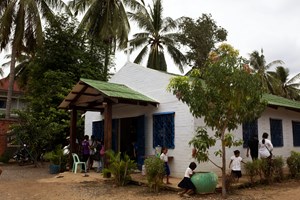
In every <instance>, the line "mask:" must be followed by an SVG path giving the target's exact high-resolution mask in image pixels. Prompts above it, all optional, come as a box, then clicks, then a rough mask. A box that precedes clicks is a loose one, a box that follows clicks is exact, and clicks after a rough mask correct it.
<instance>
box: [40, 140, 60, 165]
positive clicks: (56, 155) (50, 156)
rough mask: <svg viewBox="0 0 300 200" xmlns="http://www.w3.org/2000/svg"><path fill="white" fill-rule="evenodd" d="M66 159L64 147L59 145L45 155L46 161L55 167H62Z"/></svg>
mask: <svg viewBox="0 0 300 200" xmlns="http://www.w3.org/2000/svg"><path fill="white" fill-rule="evenodd" d="M63 157H64V152H63V149H62V145H61V144H60V145H57V146H56V147H55V149H54V150H53V151H50V152H47V153H45V155H44V158H45V159H46V160H49V161H50V163H51V164H53V165H61V163H62V160H63Z"/></svg>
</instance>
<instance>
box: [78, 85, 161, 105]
mask: <svg viewBox="0 0 300 200" xmlns="http://www.w3.org/2000/svg"><path fill="white" fill-rule="evenodd" d="M80 80H81V81H83V82H85V83H87V84H88V85H90V86H91V87H93V88H95V89H97V90H99V91H101V92H102V93H103V94H105V95H106V96H107V97H115V98H124V99H131V100H138V101H146V102H153V103H158V102H157V101H155V100H153V99H151V98H150V97H147V96H146V95H143V94H141V93H139V92H137V91H135V90H133V89H131V88H129V87H127V86H125V85H123V84H117V83H109V82H104V81H96V80H91V79H80Z"/></svg>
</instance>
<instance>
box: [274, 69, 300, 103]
mask: <svg viewBox="0 0 300 200" xmlns="http://www.w3.org/2000/svg"><path fill="white" fill-rule="evenodd" d="M273 76H274V77H275V78H277V79H278V80H279V86H278V87H279V88H280V93H279V94H278V95H280V96H283V97H285V98H288V99H294V100H300V89H299V88H300V82H299V80H298V79H299V77H300V73H298V74H296V75H295V76H294V77H292V78H291V79H288V76H289V69H288V68H284V67H282V66H279V67H276V72H273Z"/></svg>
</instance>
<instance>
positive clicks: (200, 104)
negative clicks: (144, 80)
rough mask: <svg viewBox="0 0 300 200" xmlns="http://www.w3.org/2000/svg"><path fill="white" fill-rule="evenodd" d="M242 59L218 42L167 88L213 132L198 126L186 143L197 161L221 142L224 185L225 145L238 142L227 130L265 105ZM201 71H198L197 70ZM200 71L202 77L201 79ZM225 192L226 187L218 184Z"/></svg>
mask: <svg viewBox="0 0 300 200" xmlns="http://www.w3.org/2000/svg"><path fill="white" fill-rule="evenodd" d="M243 65H244V63H243V59H241V58H240V57H238V51H236V50H234V49H233V47H231V46H230V45H227V44H222V45H220V47H219V48H218V49H216V51H214V52H212V53H211V54H210V57H209V60H208V63H207V67H205V68H203V69H194V70H192V72H191V74H190V76H183V77H175V78H173V79H172V80H171V82H170V84H169V86H168V88H169V90H170V91H172V92H173V94H175V95H176V96H177V98H178V99H180V100H181V101H182V102H184V103H186V104H187V105H188V106H189V108H190V111H191V113H192V114H193V115H194V117H198V118H200V117H203V118H204V122H205V123H206V126H207V127H210V128H211V129H212V131H214V132H215V134H214V136H210V135H209V134H208V133H207V131H206V128H199V129H198V131H197V133H196V136H195V137H194V138H193V139H192V140H191V141H190V145H193V147H194V148H195V149H196V154H195V157H196V159H197V160H198V161H199V162H202V161H207V160H209V154H208V149H209V148H210V147H211V146H214V145H215V144H216V141H217V140H220V142H221V144H220V145H221V149H220V150H219V151H217V152H215V154H216V155H220V156H221V157H222V166H221V167H220V168H221V170H222V185H223V186H225V177H226V151H225V147H226V146H227V147H231V146H232V145H238V144H240V142H239V141H237V140H235V139H234V137H233V135H232V134H227V133H226V132H227V131H228V132H231V131H233V130H235V129H236V128H237V127H238V125H239V124H242V123H243V122H245V121H250V120H253V119H255V118H257V117H258V116H259V115H260V114H261V112H262V111H263V110H264V108H265V103H263V102H262V100H261V97H262V94H263V91H262V90H261V84H260V82H259V81H258V80H259V77H258V75H257V74H250V73H248V72H247V71H246V70H244V69H243ZM200 71H201V73H200ZM201 74H204V76H203V77H205V80H202V79H201V77H202V76H201ZM222 194H223V196H224V197H225V196H226V188H225V187H222Z"/></svg>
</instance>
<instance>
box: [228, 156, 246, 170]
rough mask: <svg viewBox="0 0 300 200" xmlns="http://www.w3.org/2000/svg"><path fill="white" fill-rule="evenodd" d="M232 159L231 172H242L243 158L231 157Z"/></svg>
mask: <svg viewBox="0 0 300 200" xmlns="http://www.w3.org/2000/svg"><path fill="white" fill-rule="evenodd" d="M230 159H231V160H232V163H231V170H234V171H241V161H242V160H243V158H242V157H240V156H239V157H235V156H231V158H230Z"/></svg>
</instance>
